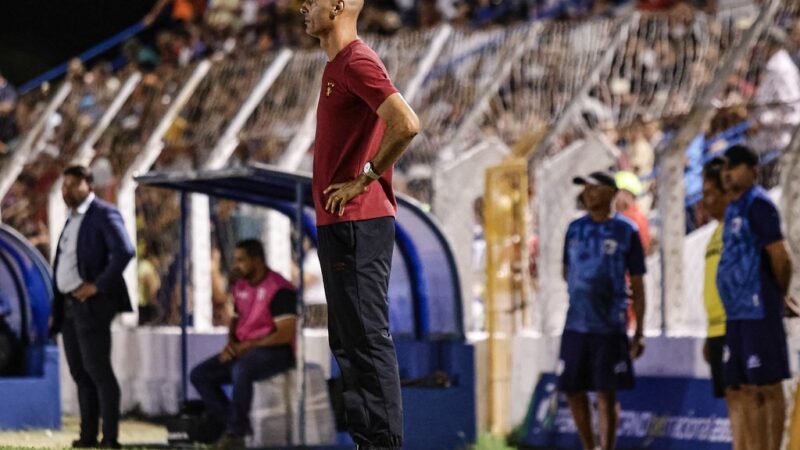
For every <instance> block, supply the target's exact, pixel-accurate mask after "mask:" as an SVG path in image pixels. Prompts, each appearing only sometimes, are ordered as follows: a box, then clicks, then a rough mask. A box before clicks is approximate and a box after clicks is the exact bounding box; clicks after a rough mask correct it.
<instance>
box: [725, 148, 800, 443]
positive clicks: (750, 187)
mask: <svg viewBox="0 0 800 450" xmlns="http://www.w3.org/2000/svg"><path fill="white" fill-rule="evenodd" d="M725 160H726V162H725V167H724V169H723V172H722V179H723V184H724V187H725V189H727V190H729V191H730V195H731V198H732V202H731V204H730V205H729V206H728V208H727V210H726V211H725V225H724V228H723V232H722V257H721V258H720V261H719V268H718V270H717V288H718V289H719V294H720V298H721V299H722V304H723V305H724V307H725V314H726V317H727V321H726V324H725V329H726V330H725V332H726V334H725V353H726V355H727V357H726V359H725V361H726V362H725V369H724V378H725V383H726V386H728V387H730V388H732V389H740V390H741V394H742V402H743V408H744V411H745V417H744V422H745V423H744V426H745V428H746V430H747V432H746V434H747V442H748V446H747V448H752V449H759V450H760V449H764V450H778V449H779V448H780V447H781V440H782V438H783V426H784V418H785V415H786V410H785V409H786V408H785V403H784V397H783V387H782V384H781V383H782V381H783V380H785V379H787V378H789V377H790V374H789V358H788V352H787V344H786V332H785V331H784V326H783V309H784V306H783V305H784V300H783V299H784V296H785V295H786V293H787V291H788V289H789V283H790V281H791V277H792V263H791V260H790V259H789V253H788V251H787V249H786V243H785V241H784V238H783V234H782V232H781V223H780V215H779V213H778V209H777V208H776V207H775V204H774V203H773V202H772V200H770V198H769V196H768V195H767V192H766V191H765V190H764V189H763V188H762V187H761V186H759V185H757V184H756V180H757V179H758V161H759V157H758V154H757V153H756V152H755V151H754V150H752V149H750V148H748V147H744V146H741V145H736V146H733V147H731V148H730V149H728V151H726V152H725Z"/></svg>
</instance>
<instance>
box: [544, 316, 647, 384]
mask: <svg viewBox="0 0 800 450" xmlns="http://www.w3.org/2000/svg"><path fill="white" fill-rule="evenodd" d="M559 358H560V361H559V364H558V370H557V373H556V375H558V390H559V391H561V392H586V391H595V392H596V391H600V392H607V391H621V390H628V389H633V384H634V382H633V364H632V363H631V357H630V351H629V349H628V336H626V335H625V334H598V333H579V332H577V331H570V330H565V331H564V335H563V336H562V337H561V352H560V356H559Z"/></svg>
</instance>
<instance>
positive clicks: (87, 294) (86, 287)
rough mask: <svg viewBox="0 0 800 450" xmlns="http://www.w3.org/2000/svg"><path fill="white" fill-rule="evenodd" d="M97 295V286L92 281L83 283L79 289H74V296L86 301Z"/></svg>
mask: <svg viewBox="0 0 800 450" xmlns="http://www.w3.org/2000/svg"><path fill="white" fill-rule="evenodd" d="M95 295H97V286H95V285H94V284H92V283H83V284H82V285H81V286H80V287H79V288H78V289H75V290H74V291H72V296H73V297H75V298H77V299H78V300H80V301H82V302H85V301H86V300H89V299H90V298H92V297H94V296H95Z"/></svg>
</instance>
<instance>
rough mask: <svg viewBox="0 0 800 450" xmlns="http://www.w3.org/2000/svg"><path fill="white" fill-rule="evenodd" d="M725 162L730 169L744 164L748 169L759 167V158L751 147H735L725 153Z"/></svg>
mask: <svg viewBox="0 0 800 450" xmlns="http://www.w3.org/2000/svg"><path fill="white" fill-rule="evenodd" d="M725 161H726V162H727V163H728V166H729V167H736V166H739V165H741V164H744V165H746V166H748V167H756V166H758V162H759V158H758V153H756V152H755V151H754V150H753V149H751V148H750V147H746V146H744V145H734V146H733V147H731V148H729V149H728V150H727V151H726V152H725Z"/></svg>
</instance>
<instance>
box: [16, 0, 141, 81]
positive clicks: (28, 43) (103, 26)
mask: <svg viewBox="0 0 800 450" xmlns="http://www.w3.org/2000/svg"><path fill="white" fill-rule="evenodd" d="M154 3H155V0H0V72H2V73H3V74H4V75H5V76H6V77H7V78H8V79H9V80H10V81H11V82H12V83H13V84H16V85H19V84H22V83H23V82H25V81H28V80H30V79H32V78H34V77H35V76H37V75H39V74H41V73H42V72H44V71H46V70H48V69H51V68H53V67H55V66H57V65H59V64H61V63H63V62H65V61H67V60H68V59H69V58H70V57H72V56H75V55H77V54H79V53H81V52H83V51H85V50H88V49H89V48H91V47H93V46H94V45H96V44H98V43H100V42H101V41H103V40H104V39H107V38H109V37H111V36H113V35H115V34H117V33H119V32H120V31H122V30H124V29H125V28H127V27H129V26H131V25H133V24H135V23H136V22H138V21H140V20H141V19H142V18H143V17H144V16H145V14H147V12H148V11H150V8H151V7H152V6H153V4H154Z"/></svg>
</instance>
